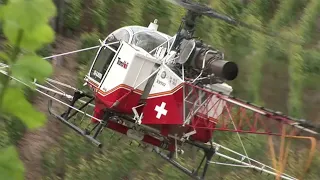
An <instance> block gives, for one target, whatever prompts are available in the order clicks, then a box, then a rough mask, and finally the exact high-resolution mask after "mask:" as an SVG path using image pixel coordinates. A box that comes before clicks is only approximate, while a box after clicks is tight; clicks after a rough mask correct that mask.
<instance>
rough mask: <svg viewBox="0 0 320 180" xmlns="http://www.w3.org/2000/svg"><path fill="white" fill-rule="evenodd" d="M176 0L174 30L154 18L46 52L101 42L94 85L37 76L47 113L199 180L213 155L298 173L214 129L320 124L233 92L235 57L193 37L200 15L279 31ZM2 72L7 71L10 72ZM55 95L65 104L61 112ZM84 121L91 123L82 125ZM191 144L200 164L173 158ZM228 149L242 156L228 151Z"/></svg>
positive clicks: (272, 131)
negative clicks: (225, 142)
mask: <svg viewBox="0 0 320 180" xmlns="http://www.w3.org/2000/svg"><path fill="white" fill-rule="evenodd" d="M174 2H175V3H176V4H177V5H180V6H182V7H184V8H185V9H187V10H188V11H187V13H186V15H185V17H184V18H183V20H182V22H181V25H180V27H179V29H178V32H177V33H176V34H175V35H174V36H170V35H168V34H165V33H163V32H160V31H158V26H159V25H158V24H157V20H155V21H154V22H151V23H150V24H149V26H148V27H144V26H138V25H132V26H125V27H122V28H119V29H117V30H115V31H114V32H112V33H111V34H109V35H108V36H107V37H106V38H105V39H104V40H99V41H100V44H99V45H98V46H94V47H90V48H85V49H81V50H76V51H72V52H67V53H63V54H58V55H53V56H49V57H46V58H44V59H51V58H54V57H58V56H64V55H68V54H73V53H78V52H82V51H87V50H96V49H97V52H96V55H95V57H94V58H93V61H92V64H91V67H90V69H89V70H88V72H87V74H86V75H85V77H84V86H85V87H88V88H89V91H82V90H79V89H77V88H74V87H71V86H69V85H67V84H63V83H61V82H59V81H56V80H53V79H47V85H48V86H46V85H43V84H38V83H37V82H36V81H34V84H35V85H36V87H37V89H36V90H37V91H38V92H39V93H41V94H43V95H46V96H47V97H49V98H50V100H49V102H48V111H49V113H50V114H51V115H53V116H54V117H55V118H56V119H58V120H60V121H61V122H62V123H64V124H66V125H67V126H68V127H70V128H71V129H73V130H74V131H75V132H77V133H78V134H80V135H81V136H84V137H85V138H86V139H88V140H89V141H91V142H92V143H93V144H95V145H96V146H98V147H100V148H101V147H102V146H103V144H102V143H101V142H100V141H99V137H100V136H103V135H102V132H103V130H104V129H105V128H108V129H110V130H112V131H114V132H117V133H120V134H123V135H125V136H128V137H129V138H131V139H134V140H136V141H138V142H142V143H144V145H146V146H148V147H150V146H149V145H151V148H152V150H153V151H154V152H155V153H157V154H158V155H160V156H161V157H162V158H163V159H165V160H167V161H168V162H169V163H171V164H172V165H173V166H175V167H176V168H178V169H179V170H181V171H182V172H183V173H185V174H187V175H189V176H190V177H192V178H194V179H204V178H205V176H206V173H207V170H208V167H209V164H210V163H211V159H212V157H213V156H219V157H221V158H224V159H226V160H229V161H233V162H234V163H236V164H238V165H243V166H247V167H248V168H252V169H255V170H258V171H261V172H265V173H267V174H271V175H274V176H278V175H279V176H280V177H281V178H283V179H288V180H293V179H297V178H294V177H292V176H290V175H288V174H285V173H282V172H278V170H276V169H274V168H272V167H270V166H267V165H265V164H262V163H260V162H258V161H256V160H254V159H251V158H249V157H248V156H247V155H242V154H240V153H237V152H235V151H233V150H231V149H228V148H226V147H224V146H222V145H219V144H217V143H214V142H212V141H211V139H212V137H213V133H214V132H215V131H228V132H232V133H250V134H261V135H268V136H269V135H272V136H283V135H284V132H283V130H284V129H285V127H289V128H291V130H295V131H299V132H300V133H301V134H303V133H308V134H311V135H312V136H314V137H317V138H318V137H319V131H320V130H319V129H320V128H319V127H317V126H315V125H312V124H311V123H310V122H308V121H306V120H301V119H296V118H293V117H289V116H286V115H283V114H281V113H279V112H276V111H273V110H270V109H267V108H264V107H260V106H257V105H255V104H253V103H250V102H246V101H244V100H241V99H238V98H236V97H233V96H231V93H232V91H233V88H232V87H231V86H230V85H228V84H227V82H228V81H232V80H234V79H236V78H237V76H238V73H239V69H238V66H237V64H236V63H234V62H231V61H227V60H225V59H224V53H223V52H221V51H219V50H217V49H215V48H212V47H211V46H210V45H207V44H205V43H204V42H203V41H201V40H198V39H195V38H194V37H193V35H194V32H195V26H196V20H197V18H199V17H201V16H208V17H212V18H216V19H220V20H223V21H225V22H227V23H229V24H232V25H235V26H238V25H239V26H243V27H246V28H249V29H251V30H254V31H259V32H261V33H264V34H266V35H269V36H275V35H274V34H272V33H269V32H265V31H263V30H260V29H259V28H256V27H254V26H250V25H247V24H245V23H242V22H239V21H236V20H234V19H233V18H230V17H228V16H224V15H221V14H219V13H217V12H216V11H215V10H213V9H212V8H209V7H207V6H205V5H202V4H200V3H195V2H193V1H189V0H175V1H174ZM288 41H290V40H288ZM1 66H6V65H5V64H2V65H1ZM1 73H4V74H5V72H4V71H1ZM11 78H12V79H14V80H16V81H19V82H21V83H23V81H21V80H19V79H17V78H15V77H12V76H11ZM52 84H55V85H54V86H53V85H52ZM57 86H61V87H62V88H65V89H67V91H68V92H72V93H73V94H72V95H70V93H69V94H68V93H66V92H64V91H61V89H62V88H57ZM53 101H56V102H58V103H59V104H63V105H65V106H66V107H67V108H66V109H65V111H63V112H60V113H59V112H56V111H55V110H54V108H53ZM84 109H85V110H84ZM88 111H89V112H90V113H88ZM79 113H80V114H83V116H82V118H81V119H80V118H79V119H78V117H77V115H78V114H79ZM240 114H241V115H240ZM72 118H73V119H74V121H71V119H72ZM84 120H86V121H87V125H86V126H84V125H83V124H82V122H83V121H84ZM286 136H289V135H286ZM292 136H293V135H292ZM295 136H299V134H295ZM301 136H302V135H301ZM185 144H189V145H190V146H194V147H197V148H200V149H201V150H203V152H204V156H203V158H202V160H201V162H200V163H199V165H198V167H197V168H196V169H195V170H189V169H187V168H186V167H184V166H183V165H181V164H180V163H178V161H176V160H175V159H174V155H176V156H177V155H178V154H179V155H183V154H184V150H183V148H182V147H183V146H184V145H185ZM223 150H225V151H228V152H230V153H233V154H234V155H236V156H237V157H238V158H234V157H231V156H228V155H225V154H223V153H222V152H221V151H223ZM164 152H166V153H164ZM245 160H248V161H250V162H254V164H249V163H248V162H245ZM201 168H202V169H203V170H202V171H200V169H201Z"/></svg>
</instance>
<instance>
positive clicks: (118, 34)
mask: <svg viewBox="0 0 320 180" xmlns="http://www.w3.org/2000/svg"><path fill="white" fill-rule="evenodd" d="M111 36H113V37H115V38H116V39H117V40H122V41H125V42H127V43H128V44H133V45H136V46H138V47H140V48H142V49H144V50H145V51H147V52H150V51H152V50H154V49H155V48H157V47H159V46H160V45H162V47H163V48H166V49H169V47H170V45H171V44H172V42H173V40H171V39H172V37H171V36H168V35H166V34H164V33H161V32H159V31H157V30H154V29H149V28H147V27H143V26H126V27H123V28H120V29H117V30H116V31H114V32H112V33H111V34H110V35H109V36H108V37H107V39H108V38H109V37H111Z"/></svg>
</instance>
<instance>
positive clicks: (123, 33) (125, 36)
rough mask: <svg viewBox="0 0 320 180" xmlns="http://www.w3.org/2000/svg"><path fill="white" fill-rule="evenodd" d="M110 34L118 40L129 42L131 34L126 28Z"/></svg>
mask: <svg viewBox="0 0 320 180" xmlns="http://www.w3.org/2000/svg"><path fill="white" fill-rule="evenodd" d="M110 35H113V36H114V37H115V38H116V39H118V40H123V41H125V42H127V43H129V40H130V34H129V32H128V30H126V29H118V30H116V31H115V32H113V33H111V34H110Z"/></svg>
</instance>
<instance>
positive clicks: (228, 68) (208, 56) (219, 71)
mask: <svg viewBox="0 0 320 180" xmlns="http://www.w3.org/2000/svg"><path fill="white" fill-rule="evenodd" d="M204 58H205V59H204ZM203 61H205V62H204V63H205V65H204V69H203V75H204V76H208V75H212V74H214V75H215V76H216V77H219V78H223V79H225V80H228V81H232V80H234V79H235V78H236V77H237V76H238V71H239V70H238V65H237V64H236V63H234V62H231V61H225V60H223V54H222V53H221V52H217V53H211V52H210V53H207V51H203V52H202V53H200V54H199V55H198V56H197V57H196V58H194V63H192V64H193V67H194V68H196V69H198V70H201V69H202V66H203Z"/></svg>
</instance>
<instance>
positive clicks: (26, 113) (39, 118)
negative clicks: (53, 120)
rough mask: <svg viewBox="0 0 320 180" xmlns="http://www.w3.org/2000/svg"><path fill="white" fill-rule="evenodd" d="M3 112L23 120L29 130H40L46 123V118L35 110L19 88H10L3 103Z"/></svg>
mask: <svg viewBox="0 0 320 180" xmlns="http://www.w3.org/2000/svg"><path fill="white" fill-rule="evenodd" d="M2 110H3V112H5V113H7V114H10V115H12V116H15V117H17V118H19V119H21V120H22V121H23V122H24V123H25V124H26V126H27V127H28V128H29V129H35V128H39V127H41V126H43V125H44V123H45V122H46V116H45V115H44V114H43V113H40V112H38V111H37V110H35V109H34V108H33V106H32V104H30V103H29V102H28V101H27V100H26V98H25V96H24V92H23V91H22V90H21V89H18V88H8V89H7V90H6V92H5V94H4V97H3V101H2Z"/></svg>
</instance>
